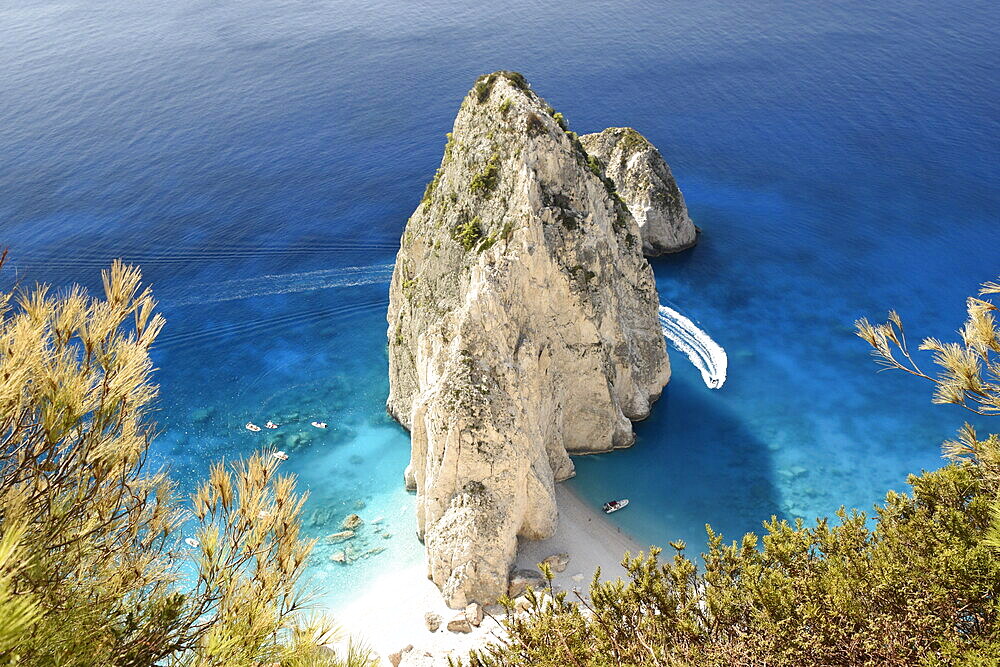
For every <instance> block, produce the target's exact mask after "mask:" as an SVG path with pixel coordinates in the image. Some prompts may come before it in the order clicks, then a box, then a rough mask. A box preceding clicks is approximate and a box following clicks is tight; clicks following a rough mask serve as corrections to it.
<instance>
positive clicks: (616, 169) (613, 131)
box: [580, 127, 698, 257]
mask: <svg viewBox="0 0 1000 667" xmlns="http://www.w3.org/2000/svg"><path fill="white" fill-rule="evenodd" d="M580 142H581V143H582V144H583V146H584V148H585V149H586V150H587V152H588V153H590V154H591V155H592V156H594V157H596V158H598V159H599V160H600V161H601V163H602V166H603V167H604V170H605V173H606V174H607V176H608V178H610V179H611V181H612V182H613V183H614V186H615V190H616V191H617V192H618V194H619V196H621V198H622V200H623V201H624V202H625V205H626V206H628V209H629V212H631V213H632V217H634V218H635V220H636V222H637V223H638V224H639V230H640V233H641V235H642V251H643V253H644V254H645V255H647V256H649V257H652V256H655V255H662V254H664V253H668V252H679V251H681V250H685V249H687V248H690V247H691V246H693V245H694V244H695V243H696V242H697V240H698V229H697V228H696V227H695V226H694V223H693V222H691V216H689V215H688V210H687V205H686V204H685V203H684V195H682V194H681V191H680V188H678V187H677V182H676V181H675V180H674V176H673V174H672V173H671V172H670V167H669V166H667V163H666V162H665V161H664V159H663V156H662V155H660V151H658V150H656V146H654V145H653V144H651V143H649V141H647V140H646V138H645V137H644V136H642V135H641V134H639V133H638V132H636V131H635V130H633V129H632V128H631V127H609V128H608V129H606V130H604V131H603V132H598V133H596V134H585V135H584V136H582V137H580Z"/></svg>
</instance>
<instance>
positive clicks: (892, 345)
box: [855, 282, 1000, 415]
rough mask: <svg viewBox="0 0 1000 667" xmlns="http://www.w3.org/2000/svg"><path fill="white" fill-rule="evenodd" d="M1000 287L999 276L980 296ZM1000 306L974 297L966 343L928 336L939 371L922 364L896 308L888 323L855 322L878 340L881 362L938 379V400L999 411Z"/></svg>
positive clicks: (875, 348) (870, 339)
mask: <svg viewBox="0 0 1000 667" xmlns="http://www.w3.org/2000/svg"><path fill="white" fill-rule="evenodd" d="M997 293H1000V283H996V282H987V283H985V284H983V286H982V288H981V289H980V291H979V295H980V296H984V295H987V294H997ZM996 310H997V306H996V305H994V304H993V303H992V302H991V301H987V300H985V299H980V298H976V297H969V298H968V300H967V301H966V311H967V312H968V318H967V319H966V322H965V325H964V326H963V327H962V328H961V329H960V330H959V332H958V333H959V335H960V336H961V337H962V342H961V343H942V342H941V341H939V340H937V339H936V338H925V339H924V341H923V342H922V343H921V344H920V347H919V349H920V350H927V351H931V352H933V353H934V355H933V361H934V363H935V364H937V365H938V366H940V367H941V370H940V372H939V373H938V375H937V377H932V376H931V375H928V374H927V373H925V372H924V371H922V370H921V369H920V367H919V366H918V365H917V363H916V361H915V360H914V358H913V356H912V355H911V353H910V351H909V349H908V347H907V341H906V334H905V331H904V329H903V322H902V320H901V318H900V317H899V314H898V313H896V311H890V312H889V320H888V321H887V322H885V323H884V324H871V323H870V322H869V321H868V320H867V319H864V318H862V319H860V320H858V321H857V322H855V326H856V327H857V334H858V336H859V337H860V338H862V339H863V340H865V341H866V342H867V343H868V344H869V345H871V346H872V356H874V357H875V358H876V361H877V363H879V364H880V365H881V366H883V367H884V368H888V369H896V370H901V371H905V372H907V373H910V374H911V375H916V376H917V377H922V378H924V379H926V380H930V381H931V382H933V383H934V384H935V391H934V402H935V403H951V404H955V405H960V406H962V407H963V408H965V409H967V410H969V411H971V412H975V413H977V414H981V415H995V414H1000V330H998V329H997V323H996V318H995V316H994V313H995V312H996ZM897 354H899V355H900V357H901V358H897V356H896V355H897Z"/></svg>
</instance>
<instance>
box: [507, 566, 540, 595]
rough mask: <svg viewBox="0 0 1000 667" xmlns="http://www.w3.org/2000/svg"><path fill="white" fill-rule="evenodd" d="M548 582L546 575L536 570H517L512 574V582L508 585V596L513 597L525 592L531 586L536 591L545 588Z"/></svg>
mask: <svg viewBox="0 0 1000 667" xmlns="http://www.w3.org/2000/svg"><path fill="white" fill-rule="evenodd" d="M547 585H548V582H547V581H546V580H545V577H543V576H542V575H541V573H539V572H535V571H534V570H515V571H514V573H513V574H511V575H510V583H509V584H508V585H507V597H509V598H511V599H513V598H516V597H517V596H518V595H520V594H521V593H523V592H524V591H526V590H527V589H528V586H531V587H532V588H533V589H535V590H536V591H538V590H541V589H542V588H545V587H546V586H547Z"/></svg>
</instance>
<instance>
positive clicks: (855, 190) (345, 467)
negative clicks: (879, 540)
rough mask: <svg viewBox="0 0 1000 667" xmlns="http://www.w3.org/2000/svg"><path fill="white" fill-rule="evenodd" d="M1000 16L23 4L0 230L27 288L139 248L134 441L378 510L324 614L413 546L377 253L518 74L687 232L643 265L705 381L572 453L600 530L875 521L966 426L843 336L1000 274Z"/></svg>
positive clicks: (680, 8) (664, 8)
mask: <svg viewBox="0 0 1000 667" xmlns="http://www.w3.org/2000/svg"><path fill="white" fill-rule="evenodd" d="M828 5H829V3H828ZM998 18H1000V16H998V9H997V7H996V6H995V5H994V4H990V3H980V2H970V1H965V0H963V1H962V2H959V3H957V4H956V3H951V4H947V5H942V4H940V3H931V2H924V1H923V0H920V1H914V2H889V3H879V5H878V6H877V7H873V6H871V4H870V3H864V2H842V3H836V4H835V5H829V6H816V5H815V3H805V2H766V3H754V4H753V5H747V4H745V3H740V4H737V3H732V2H719V1H711V2H697V3H695V2H679V1H675V0H671V1H668V2H658V1H657V2H653V1H651V0H650V1H631V2H625V3H620V4H618V5H616V6H610V5H606V4H602V3H590V2H584V3H560V2H546V3H541V2H533V1H524V0H522V1H516V2H513V3H507V4H506V5H504V6H503V7H502V8H501V7H486V6H479V5H475V4H470V3H458V2H450V1H442V2H434V3H402V2H398V1H395V0H394V1H388V0H384V1H379V2H373V3H366V4H365V5H364V6H358V5H355V4H352V3H345V2H338V1H335V0H327V1H324V2H317V1H315V0H271V1H269V2H266V3H265V2H256V1H254V0H250V1H249V2H248V1H244V2H226V1H223V2H217V3H203V2H197V1H194V0H181V1H179V2H174V3H152V2H145V1H144V0H139V1H137V2H132V3H121V4H119V5H112V4H109V3H104V4H101V5H94V4H93V3H84V2H79V1H74V0H69V1H63V2H49V1H43V0H28V1H27V2H22V3H17V4H16V5H8V6H4V7H0V28H3V34H4V35H5V39H4V40H3V41H2V43H0V58H2V59H3V62H4V63H5V64H6V67H5V68H4V69H3V71H2V72H0V100H2V102H0V242H2V243H4V244H6V245H10V246H11V249H12V255H13V267H14V268H15V269H16V275H17V277H18V278H19V279H20V280H22V281H28V282H30V281H32V280H36V279H37V280H44V281H48V282H51V283H54V284H56V285H66V284H69V283H71V282H74V281H79V282H83V283H85V284H87V285H90V286H92V287H96V286H98V285H99V277H98V271H99V270H100V268H102V267H104V266H106V265H107V264H108V262H109V261H110V259H111V258H113V257H118V256H123V257H125V258H126V259H129V260H132V261H136V262H139V263H141V264H142V266H143V268H144V270H145V273H146V276H147V277H148V278H149V280H151V281H152V282H153V284H154V288H155V290H156V292H157V294H158V295H159V296H160V298H161V306H162V309H163V311H164V312H165V314H166V315H167V318H168V326H167V329H166V330H165V332H164V334H163V338H162V340H161V343H160V345H158V347H157V349H156V351H155V353H154V356H155V360H156V362H157V365H158V366H159V367H160V371H159V380H160V383H161V385H162V398H161V400H160V405H159V411H158V413H157V420H158V422H159V425H160V427H161V430H162V435H161V436H160V437H159V438H158V439H157V440H156V442H155V444H154V462H155V463H157V464H163V465H166V466H168V467H169V468H170V469H171V470H173V471H174V473H175V474H176V475H177V476H178V477H179V478H180V479H181V480H182V482H183V483H185V484H187V485H191V484H193V482H194V480H196V479H197V478H198V477H199V476H200V475H201V474H203V473H204V472H205V470H207V467H208V465H209V463H210V462H211V461H213V460H216V459H218V458H219V457H234V456H240V455H243V454H246V453H247V452H249V451H252V450H253V449H254V448H256V447H259V446H262V445H265V444H268V443H271V442H279V441H280V444H281V446H283V447H285V449H286V450H288V451H289V452H290V453H291V458H290V460H289V461H288V463H287V467H288V468H289V469H290V470H292V471H294V472H296V473H298V474H299V475H300V477H301V480H302V482H303V485H304V486H305V487H307V488H308V489H309V491H310V493H311V499H310V501H309V507H308V512H307V514H308V517H307V530H308V531H310V532H311V533H312V534H316V535H322V534H328V533H329V532H333V531H334V530H337V525H338V524H339V521H340V519H341V518H342V516H343V515H344V514H346V513H347V512H351V511H358V512H359V513H360V514H361V515H362V516H363V517H365V518H366V519H367V520H369V521H373V520H374V519H378V518H382V519H383V521H382V522H381V523H379V524H375V523H370V524H368V525H366V527H365V528H364V529H363V531H364V532H363V534H362V537H363V541H364V542H365V546H364V549H363V550H360V551H362V553H364V552H370V553H367V555H366V557H364V558H360V559H359V560H357V561H356V562H355V563H354V564H352V565H350V566H342V565H338V564H335V563H330V562H329V560H328V556H329V555H330V551H331V549H329V548H325V549H324V550H321V551H319V552H317V554H316V558H315V560H314V564H313V565H314V567H313V573H314V575H315V580H316V581H317V582H318V583H319V584H320V585H321V586H322V588H323V590H324V591H325V592H326V593H327V595H328V596H329V599H330V601H331V603H332V604H336V603H337V602H338V601H342V600H344V599H346V598H348V597H351V596H354V595H357V594H358V593H359V592H360V591H362V590H363V585H364V582H366V581H368V580H370V578H371V577H373V576H375V575H376V574H377V573H378V572H382V571H386V570H387V569H391V568H395V567H399V566H403V565H406V564H411V563H414V562H416V561H417V560H418V559H419V555H420V545H419V544H418V543H417V542H416V540H415V539H414V537H413V527H414V525H413V513H412V504H413V503H412V497H410V496H408V495H407V494H406V493H405V492H404V491H403V490H402V485H401V475H402V470H403V467H404V466H405V463H406V461H407V458H408V439H407V435H406V434H405V432H404V431H402V430H401V429H400V428H399V427H398V426H396V425H395V424H393V423H392V422H391V421H390V420H388V419H387V418H386V416H385V414H384V409H383V406H384V400H385V395H386V391H387V384H386V356H385V319H384V314H385V307H386V302H387V283H386V279H387V276H388V273H389V271H390V269H389V268H388V267H389V266H390V265H391V263H392V262H393V261H394V255H395V250H396V248H397V247H398V238H399V235H400V233H401V232H402V228H403V225H404V223H405V220H406V218H407V216H408V215H409V213H410V212H411V211H412V210H413V208H414V207H415V206H416V203H417V201H418V199H419V197H420V193H421V192H422V191H423V186H424V184H425V183H426V181H427V180H428V179H429V178H430V177H431V175H432V174H433V171H434V168H435V167H436V166H437V163H438V161H439V159H440V155H441V150H442V146H443V143H444V133H445V132H447V131H448V130H449V129H450V125H451V121H452V119H453V117H454V114H455V112H456V110H457V106H458V103H459V101H460V100H461V98H462V96H463V95H464V94H465V92H466V90H467V89H468V88H469V87H470V86H471V84H472V82H473V80H474V79H475V77H476V76H477V75H478V74H480V73H482V72H487V71H492V70H494V69H498V68H501V67H504V68H510V69H517V70H520V71H522V72H524V73H525V74H526V75H527V76H528V78H529V80H530V81H531V82H532V83H533V84H534V86H535V87H536V89H537V90H538V91H539V92H540V93H541V94H542V95H543V96H545V97H546V98H547V99H548V100H549V102H550V103H552V104H553V106H555V107H556V108H557V109H559V110H560V111H562V112H563V113H564V114H565V115H566V117H567V118H569V120H570V122H571V125H572V127H573V129H575V130H577V131H579V132H589V131H595V130H599V129H601V128H603V127H606V126H609V125H631V126H634V127H636V128H637V129H639V130H640V131H642V132H643V133H645V134H646V135H647V136H648V137H649V138H650V139H651V140H652V141H653V142H654V143H656V144H657V145H658V146H659V147H660V148H661V150H662V151H663V153H664V155H665V156H666V158H667V160H668V161H669V162H670V164H671V166H672V168H673V171H674V173H675V175H676V176H677V178H678V181H679V183H680V186H681V188H682V189H683V191H684V193H685V196H686V199H687V201H688V204H689V206H690V208H691V212H692V215H693V216H694V218H695V219H696V222H697V223H698V224H699V225H700V226H701V227H702V228H703V229H704V235H703V237H702V239H701V242H700V244H699V245H698V247H696V248H695V249H693V250H692V251H690V252H686V253H683V254H681V255H677V256H670V257H665V258H660V259H656V260H654V261H653V266H654V270H655V272H656V275H657V283H658V286H659V289H660V292H661V295H662V297H663V300H664V303H670V304H672V305H673V307H675V308H676V309H678V310H679V311H681V312H683V313H684V314H686V315H687V316H688V317H691V318H692V319H694V320H697V321H698V322H699V323H700V325H701V326H702V327H703V328H704V330H705V331H707V332H708V333H709V334H710V335H711V336H712V337H713V338H714V339H715V340H716V341H718V342H719V343H720V344H721V345H722V346H723V347H725V348H726V350H727V352H728V355H729V379H728V381H727V383H726V385H725V386H724V387H723V388H722V389H719V390H710V389H708V388H706V387H705V385H704V383H703V382H702V379H701V377H700V375H699V374H698V372H697V371H696V370H695V369H694V368H693V367H692V366H691V365H690V364H689V363H688V362H687V360H686V359H685V358H684V357H683V356H681V355H677V354H675V355H673V366H674V379H673V381H672V383H671V384H670V386H669V387H668V389H667V391H666V392H665V394H664V396H663V398H662V399H661V400H660V402H659V403H658V404H657V406H656V407H655V409H654V412H653V415H652V416H651V418H650V419H649V420H647V421H646V422H644V423H642V424H639V425H638V426H637V433H638V440H637V442H636V445H635V446H634V447H633V448H632V449H630V450H627V451H620V452H615V453H612V454H606V455H599V456H594V457H589V458H585V459H579V460H578V462H577V465H578V472H579V475H578V477H577V478H576V479H574V480H573V481H571V482H570V484H571V485H572V486H573V488H574V489H575V490H577V491H578V492H579V493H580V495H581V496H582V497H583V498H585V499H586V500H587V502H589V503H591V504H592V505H593V506H595V507H596V506H598V505H599V504H600V503H602V502H603V501H605V500H607V499H608V498H611V497H622V496H628V497H630V498H631V499H632V501H633V503H632V505H630V507H629V508H628V509H627V510H626V511H622V512H619V513H617V514H615V515H614V516H613V517H612V520H613V521H615V522H616V523H619V524H620V525H622V526H623V527H625V528H626V529H627V530H629V531H630V532H631V533H632V534H634V535H635V536H636V537H637V538H638V539H639V540H640V541H642V542H646V543H658V544H663V543H665V542H666V541H668V540H671V539H676V538H678V537H680V538H683V539H685V540H687V541H688V542H689V543H692V544H694V545H697V544H700V543H702V542H703V539H704V538H703V536H704V533H703V526H704V524H705V523H706V522H710V523H712V524H713V526H715V527H717V528H719V529H721V530H723V531H725V532H726V533H727V534H730V535H733V536H735V535H736V534H738V533H740V532H742V531H745V530H753V529H756V528H758V527H759V524H760V520H761V519H763V518H766V517H767V516H769V515H771V514H777V515H780V516H786V517H791V516H796V515H804V516H815V515H825V514H829V513H831V512H833V511H834V510H835V509H836V508H837V507H838V506H839V505H840V504H842V503H844V504H848V505H852V506H860V507H869V506H870V505H871V504H872V503H873V502H875V501H877V500H878V499H879V498H881V497H882V496H883V494H884V492H885V490H886V489H888V488H901V487H902V486H903V480H904V478H905V475H906V474H907V473H909V472H915V471H919V470H920V469H921V468H929V467H935V466H937V465H939V462H940V459H939V454H938V452H939V444H940V442H941V441H942V440H943V439H945V438H947V437H949V436H950V435H951V434H952V433H954V431H955V429H956V428H957V427H958V426H959V425H960V423H961V422H962V420H963V419H964V418H965V415H964V414H963V413H961V412H960V411H959V410H957V409H949V408H943V407H932V406H930V404H929V390H928V388H927V387H924V386H921V385H920V384H918V382H917V381H916V380H913V379H910V378H906V377H902V376H895V375H891V374H882V375H876V374H875V372H874V370H875V368H874V366H873V364H872V363H871V362H870V360H869V359H868V358H867V356H866V350H865V347H864V345H863V344H862V343H861V342H860V341H858V340H857V339H855V338H854V337H853V335H852V330H851V329H852V328H851V323H852V322H853V320H854V319H855V318H857V317H859V316H870V317H880V316H881V315H882V314H883V313H884V311H885V310H886V309H887V308H889V307H895V308H897V309H898V310H899V311H900V312H901V314H902V315H903V317H904V318H905V320H906V321H907V322H908V323H909V324H910V326H911V329H912V331H914V332H919V335H923V334H926V335H935V336H940V337H948V336H950V335H951V334H952V332H953V330H954V329H955V328H956V327H957V326H958V325H959V323H960V321H961V318H962V315H963V299H964V297H965V296H966V295H968V294H971V293H972V292H973V291H974V290H975V288H976V286H977V285H978V284H979V283H980V282H982V281H984V280H988V279H992V278H995V277H996V276H997V274H998V273H1000V252H998V248H1000V225H998V224H997V223H998V222H1000V220H998V211H1000V200H998V196H997V191H996V188H995V184H996V181H997V176H998V166H997V165H998V164H1000V160H998V159H997V158H998V155H1000V150H998V149H1000V138H998V137H1000V132H998V130H1000V126H998V119H1000V92H998V86H997V83H996V77H995V73H996V71H998V66H1000V50H998V46H997V44H998V41H997V40H996V39H995V26H996V25H997V19H998ZM13 277H14V274H13V272H11V273H9V274H8V275H7V276H6V279H7V280H10V279H11V278H13ZM267 419H274V420H275V421H278V422H280V423H281V424H282V427H281V428H280V429H278V430H277V431H274V432H271V431H262V432H260V433H256V434H252V433H249V432H247V431H246V430H245V429H243V424H245V423H246V422H247V421H248V420H253V421H254V422H256V423H258V424H262V423H263V422H264V421H266V420H267ZM313 419H319V420H322V421H326V422H328V423H329V424H330V428H329V429H327V430H325V431H319V430H316V429H313V428H312V427H310V426H309V425H308V422H309V421H312V420H313ZM360 503H364V507H363V508H361V509H357V508H360V507H361V505H360ZM324 518H325V519H327V520H326V521H325V522H324ZM378 526H381V528H380V529H379V530H376V527H378ZM386 534H389V537H388V538H386V537H385V535H386ZM383 547H384V549H385V550H384V551H377V550H378V549H380V548H383ZM376 551H377V552H376ZM359 555H360V554H359Z"/></svg>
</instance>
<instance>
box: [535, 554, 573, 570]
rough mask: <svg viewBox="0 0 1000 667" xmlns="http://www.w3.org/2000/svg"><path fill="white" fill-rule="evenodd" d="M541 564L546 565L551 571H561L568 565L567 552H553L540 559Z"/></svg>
mask: <svg viewBox="0 0 1000 667" xmlns="http://www.w3.org/2000/svg"><path fill="white" fill-rule="evenodd" d="M541 564H542V565H548V566H549V568H550V569H551V570H552V571H553V572H563V571H565V570H566V566H567V565H569V554H553V555H551V556H549V557H548V558H546V559H545V560H543V561H542V563H541Z"/></svg>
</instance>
